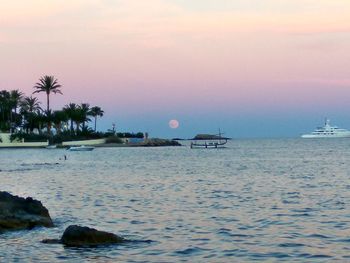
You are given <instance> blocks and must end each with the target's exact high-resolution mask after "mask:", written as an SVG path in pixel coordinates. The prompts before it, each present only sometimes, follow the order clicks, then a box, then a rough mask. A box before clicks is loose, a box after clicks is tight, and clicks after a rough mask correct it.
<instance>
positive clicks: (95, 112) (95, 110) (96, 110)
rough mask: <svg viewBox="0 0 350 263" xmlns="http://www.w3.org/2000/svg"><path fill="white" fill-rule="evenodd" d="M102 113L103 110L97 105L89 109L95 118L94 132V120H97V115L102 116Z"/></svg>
mask: <svg viewBox="0 0 350 263" xmlns="http://www.w3.org/2000/svg"><path fill="white" fill-rule="evenodd" d="M103 114H104V111H103V110H102V109H101V108H100V107H98V106H94V107H92V108H91V109H90V115H91V116H92V117H94V118H95V129H94V130H95V132H96V122H97V117H102V116H103Z"/></svg>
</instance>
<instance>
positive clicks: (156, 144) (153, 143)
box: [131, 138, 181, 147]
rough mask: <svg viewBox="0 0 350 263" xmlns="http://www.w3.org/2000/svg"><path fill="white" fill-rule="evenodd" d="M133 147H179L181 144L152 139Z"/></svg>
mask: <svg viewBox="0 0 350 263" xmlns="http://www.w3.org/2000/svg"><path fill="white" fill-rule="evenodd" d="M131 145H132V144H131ZM134 146H143V147H159V146H181V144H180V143H179V142H178V141H174V140H167V139H158V138H152V139H148V140H146V141H144V142H142V143H139V144H135V145H134Z"/></svg>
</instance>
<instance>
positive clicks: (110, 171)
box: [0, 139, 350, 262]
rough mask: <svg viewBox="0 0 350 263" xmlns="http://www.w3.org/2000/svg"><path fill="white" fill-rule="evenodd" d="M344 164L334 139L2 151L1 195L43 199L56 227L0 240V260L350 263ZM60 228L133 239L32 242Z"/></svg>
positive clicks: (349, 153) (346, 155)
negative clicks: (92, 243) (70, 244)
mask: <svg viewBox="0 0 350 263" xmlns="http://www.w3.org/2000/svg"><path fill="white" fill-rule="evenodd" d="M65 154H66V155H67V157H68V160H66V161H64V160H62V157H63V155H65ZM60 159H61V160H60ZM349 160H350V140H344V139H340V140H337V139H336V140H301V139H290V140H235V141H232V142H230V144H229V145H228V148H226V149H219V150H216V149H211V150H205V149H193V150H191V149H190V148H189V147H165V148H98V149H95V150H94V151H92V152H68V151H65V150H59V149H57V150H43V149H42V150H34V149H32V150H0V170H1V171H0V189H1V190H3V191H9V192H11V193H13V194H16V195H20V196H32V197H34V198H36V199H39V200H41V201H42V202H43V204H44V205H45V206H46V207H47V208H48V209H49V211H50V214H51V217H52V218H53V220H54V223H55V225H56V227H55V228H51V229H45V228H37V229H35V230H34V231H19V232H12V233H6V234H3V235H1V236H0V262H28V261H33V262H117V261H119V262H186V261H188V262H251V261H259V260H260V261H269V262H271V261H272V262H281V261H287V262H290V261H293V262H298V261H300V262H310V261H312V262H314V261H320V262H329V261H337V260H338V261H340V262H346V261H350V210H349V205H350V191H349V190H350V179H349V178H350V162H349ZM70 224H80V225H84V226H90V227H95V228H98V229H100V230H105V231H110V232H114V233H116V234H119V235H122V236H124V237H126V238H128V239H130V240H132V241H131V242H128V243H125V244H123V245H117V246H108V247H99V248H84V249H72V248H66V247H63V246H62V245H59V244H57V245H48V244H42V243H40V241H41V240H42V239H45V238H58V237H60V236H61V234H62V233H63V231H64V229H65V228H66V227H67V226H68V225H70Z"/></svg>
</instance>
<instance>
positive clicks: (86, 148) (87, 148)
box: [68, 145, 95, 152]
mask: <svg viewBox="0 0 350 263" xmlns="http://www.w3.org/2000/svg"><path fill="white" fill-rule="evenodd" d="M93 149H95V147H93V146H85V145H80V146H71V147H69V148H68V150H69V151H72V152H88V151H92V150H93Z"/></svg>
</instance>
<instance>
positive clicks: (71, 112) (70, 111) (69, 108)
mask: <svg viewBox="0 0 350 263" xmlns="http://www.w3.org/2000/svg"><path fill="white" fill-rule="evenodd" d="M77 108H78V106H77V104H75V103H69V104H68V105H66V106H65V107H64V108H63V111H64V112H65V113H66V115H67V116H68V118H69V119H70V132H71V134H73V133H74V127H73V122H74V119H75V115H76V111H77Z"/></svg>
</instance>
